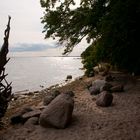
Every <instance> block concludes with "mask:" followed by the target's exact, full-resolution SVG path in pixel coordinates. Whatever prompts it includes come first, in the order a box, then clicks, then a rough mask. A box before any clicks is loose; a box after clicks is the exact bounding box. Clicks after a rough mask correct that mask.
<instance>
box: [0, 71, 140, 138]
mask: <svg viewBox="0 0 140 140" xmlns="http://www.w3.org/2000/svg"><path fill="white" fill-rule="evenodd" d="M112 75H113V76H115V77H116V80H115V82H113V83H112V84H116V83H122V84H124V87H125V91H124V92H120V93H113V96H114V99H113V104H112V106H110V107H106V108H105V107H98V106H96V104H95V101H96V96H91V95H90V93H89V91H88V89H87V88H86V87H87V85H88V84H90V83H91V81H93V80H94V79H102V78H103V77H102V76H96V77H93V78H83V80H76V81H74V82H72V83H71V84H68V85H66V86H64V87H62V88H60V89H59V90H60V91H62V92H64V91H67V90H73V91H74V92H75V97H74V101H75V106H74V112H73V119H72V123H71V124H70V125H69V126H68V127H67V128H66V129H55V128H42V127H41V126H40V125H14V126H12V125H10V124H9V121H8V119H7V118H10V116H11V115H12V114H13V113H14V112H16V111H17V110H18V109H19V108H20V107H21V106H23V105H25V104H26V105H30V106H39V105H40V104H41V102H42V99H43V97H44V96H45V95H44V94H39V95H38V96H37V97H36V98H34V99H33V98H28V100H27V99H26V100H25V101H23V102H22V103H19V105H18V106H17V105H16V104H15V105H14V106H13V107H11V108H9V109H8V111H7V114H6V116H5V119H4V120H7V122H6V123H7V127H6V128H5V129H3V130H1V131H0V140H140V80H139V78H137V77H135V78H134V77H133V78H132V77H130V76H129V75H126V74H116V73H112Z"/></svg>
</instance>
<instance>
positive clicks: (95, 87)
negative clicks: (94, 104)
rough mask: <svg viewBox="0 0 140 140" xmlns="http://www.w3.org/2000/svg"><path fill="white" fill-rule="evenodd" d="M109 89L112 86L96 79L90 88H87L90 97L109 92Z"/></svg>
mask: <svg viewBox="0 0 140 140" xmlns="http://www.w3.org/2000/svg"><path fill="white" fill-rule="evenodd" d="M111 87H112V85H111V84H109V83H108V82H106V81H105V80H100V79H97V80H95V81H93V82H92V86H91V87H90V88H89V92H90V94H91V95H97V94H99V93H100V92H102V91H104V90H106V91H109V90H110V88H111Z"/></svg>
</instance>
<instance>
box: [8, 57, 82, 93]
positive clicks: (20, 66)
mask: <svg viewBox="0 0 140 140" xmlns="http://www.w3.org/2000/svg"><path fill="white" fill-rule="evenodd" d="M82 67H83V65H82V63H81V58H80V57H12V58H11V59H10V61H9V62H8V63H7V65H6V73H8V76H7V80H8V82H12V92H13V93H21V92H22V91H23V92H24V91H36V90H41V89H42V88H48V87H50V86H52V85H55V84H59V83H64V82H65V80H66V77H67V75H72V79H73V80H74V79H75V78H76V77H80V76H82V75H83V74H84V71H83V70H82V69H81V68H82Z"/></svg>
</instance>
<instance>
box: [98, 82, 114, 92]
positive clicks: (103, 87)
mask: <svg viewBox="0 0 140 140" xmlns="http://www.w3.org/2000/svg"><path fill="white" fill-rule="evenodd" d="M111 88H112V85H111V84H110V83H107V82H106V83H105V84H104V86H102V87H100V92H102V91H110V89H111Z"/></svg>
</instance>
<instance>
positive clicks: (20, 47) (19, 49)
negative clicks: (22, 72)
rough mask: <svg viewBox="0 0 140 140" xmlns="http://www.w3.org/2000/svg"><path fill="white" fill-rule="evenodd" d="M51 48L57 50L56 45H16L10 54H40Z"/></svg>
mask: <svg viewBox="0 0 140 140" xmlns="http://www.w3.org/2000/svg"><path fill="white" fill-rule="evenodd" d="M49 48H56V45H55V44H26V43H24V44H20V43H19V44H16V45H14V46H13V47H11V48H10V52H32V51H33V52H38V51H45V50H47V49H49Z"/></svg>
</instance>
